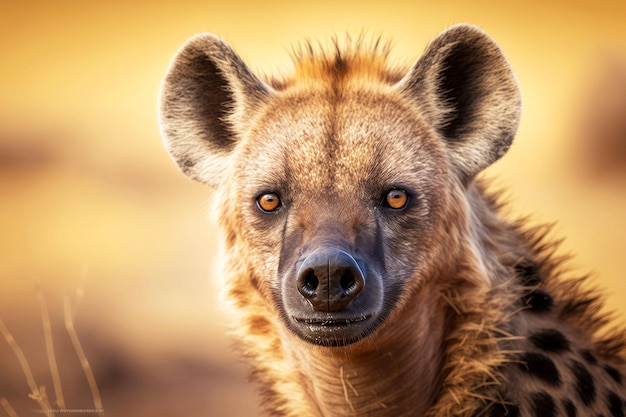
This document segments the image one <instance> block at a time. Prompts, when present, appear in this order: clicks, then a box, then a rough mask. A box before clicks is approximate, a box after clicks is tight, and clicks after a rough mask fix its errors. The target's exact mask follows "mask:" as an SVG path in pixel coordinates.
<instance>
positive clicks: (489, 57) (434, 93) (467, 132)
mask: <svg viewBox="0 0 626 417" xmlns="http://www.w3.org/2000/svg"><path fill="white" fill-rule="evenodd" d="M399 87H400V88H401V89H402V91H403V92H404V93H406V94H408V95H409V97H410V99H411V100H412V101H413V102H414V103H415V104H416V105H417V106H419V107H420V109H421V111H422V113H423V114H424V116H425V117H426V119H427V121H428V122H429V123H430V124H431V125H432V126H433V127H434V128H435V130H436V131H437V132H438V133H439V134H440V135H441V136H442V137H443V138H444V140H445V141H446V144H447V145H448V149H449V152H450V157H451V160H452V164H453V166H454V168H455V169H456V170H457V171H458V173H459V175H461V176H462V177H464V179H467V178H469V177H472V176H474V175H475V174H477V173H478V172H480V171H481V170H482V169H484V168H486V167H487V166H489V165H490V164H492V163H493V162H495V161H496V160H497V159H499V158H500V157H501V156H502V155H504V154H505V153H506V151H507V150H508V149H509V146H510V145H511V142H512V141H513V137H514V136H515V132H516V131H517V126H518V124H519V118H520V108H521V100H520V94H519V90H518V88H517V81H516V80H515V76H514V75H513V73H512V71H511V69H510V67H509V64H508V63H507V61H506V58H505V57H504V55H503V54H502V52H501V51H500V48H498V46H497V45H496V44H495V43H494V42H493V40H492V39H491V38H490V37H489V36H487V35H486V34H485V33H484V32H482V31H481V30H480V29H477V28H475V27H472V26H467V25H457V26H453V27H452V28H450V29H448V30H447V31H445V32H443V33H442V34H441V35H439V37H438V38H437V39H435V40H434V41H433V42H432V43H431V44H430V46H429V47H428V48H427V49H426V52H425V53H424V55H423V56H422V57H421V58H420V59H419V60H418V62H417V63H416V64H415V66H414V67H413V68H412V69H411V70H410V71H409V73H408V74H407V75H406V76H405V77H404V78H403V79H402V81H400V85H399Z"/></svg>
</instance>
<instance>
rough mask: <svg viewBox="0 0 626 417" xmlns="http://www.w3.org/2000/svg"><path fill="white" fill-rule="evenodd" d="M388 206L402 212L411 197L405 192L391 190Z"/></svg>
mask: <svg viewBox="0 0 626 417" xmlns="http://www.w3.org/2000/svg"><path fill="white" fill-rule="evenodd" d="M385 202H386V205H387V206H388V207H390V208H392V209H396V210H400V209H403V208H405V207H406V205H407V203H408V202H409V196H408V195H407V193H406V191H404V190H390V191H388V192H387V196H386V201H385Z"/></svg>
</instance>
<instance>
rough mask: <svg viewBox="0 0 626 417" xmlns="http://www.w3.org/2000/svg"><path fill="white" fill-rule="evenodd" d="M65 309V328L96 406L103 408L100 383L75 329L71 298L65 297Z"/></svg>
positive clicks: (98, 408)
mask: <svg viewBox="0 0 626 417" xmlns="http://www.w3.org/2000/svg"><path fill="white" fill-rule="evenodd" d="M63 307H64V309H63V311H64V316H65V329H66V330H67V333H68V335H69V336H70V340H71V341H72V345H73V346H74V350H75V351H76V354H77V355H78V359H79V360H80V366H81V367H82V368H83V372H84V373H85V377H86V378H87V382H88V384H89V389H90V390H91V395H92V397H93V403H94V408H95V409H97V410H102V409H103V406H102V398H101V397H100V391H99V390H98V385H97V383H96V378H95V377H94V375H93V372H92V370H91V367H90V366H89V361H88V360H87V356H86V355H85V352H84V351H83V348H82V346H81V344H80V341H79V340H78V335H77V334H76V330H75V329H74V321H73V319H72V312H71V307H70V300H69V298H67V297H66V298H65V300H64V303H63Z"/></svg>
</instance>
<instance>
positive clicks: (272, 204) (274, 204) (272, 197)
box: [256, 193, 280, 212]
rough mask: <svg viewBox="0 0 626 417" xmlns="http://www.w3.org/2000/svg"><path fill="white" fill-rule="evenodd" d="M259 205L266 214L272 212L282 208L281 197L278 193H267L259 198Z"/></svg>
mask: <svg viewBox="0 0 626 417" xmlns="http://www.w3.org/2000/svg"><path fill="white" fill-rule="evenodd" d="M256 201H257V205H258V206H259V208H260V209H261V210H262V211H264V212H272V211H275V210H277V209H278V208H279V207H280V197H278V194H276V193H265V194H262V195H260V196H259V197H257V200H256Z"/></svg>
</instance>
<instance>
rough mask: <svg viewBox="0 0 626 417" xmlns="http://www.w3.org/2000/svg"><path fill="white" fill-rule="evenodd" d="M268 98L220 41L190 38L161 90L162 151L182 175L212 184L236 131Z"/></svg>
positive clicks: (218, 176) (216, 180) (262, 85)
mask: <svg viewBox="0 0 626 417" xmlns="http://www.w3.org/2000/svg"><path fill="white" fill-rule="evenodd" d="M270 94H271V89H270V87H268V86H267V85H266V84H265V83H263V82H262V81H261V80H260V79H259V78H257V77H256V76H255V75H254V74H253V73H252V71H250V69H248V67H247V66H246V65H245V64H244V63H243V61H242V60H241V58H239V56H238V55H237V54H236V53H235V52H234V51H233V49H232V48H231V47H230V46H228V45H227V44H226V43H224V42H223V41H222V40H220V39H219V38H217V37H215V36H213V35H211V34H200V35H197V36H195V37H193V38H191V39H190V40H189V41H187V43H186V44H185V45H183V46H182V48H181V49H180V50H179V51H178V53H177V54H176V56H175V57H174V59H173V61H172V63H171V65H170V67H169V69H168V71H167V73H166V75H165V79H164V80H163V84H162V87H161V93H160V105H159V107H160V109H159V119H160V120H159V121H160V126H161V135H162V136H163V139H164V141H165V146H166V148H167V150H168V151H169V153H170V155H171V156H172V157H173V158H174V160H175V161H176V163H177V164H178V166H179V167H180V169H181V170H182V171H183V172H184V173H185V174H186V175H188V176H189V177H191V178H193V179H195V180H197V181H200V182H204V183H207V184H209V185H212V186H215V185H217V184H218V183H219V182H220V180H221V177H222V173H223V171H224V169H225V167H226V166H227V163H228V156H229V155H230V153H231V152H232V150H233V149H234V147H235V145H236V143H237V141H238V139H239V137H238V132H242V131H244V130H245V125H246V120H249V119H250V118H251V117H252V116H253V115H254V113H255V112H256V111H258V109H259V108H260V106H261V105H262V104H263V102H264V101H265V100H267V98H268V97H269V96H270Z"/></svg>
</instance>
